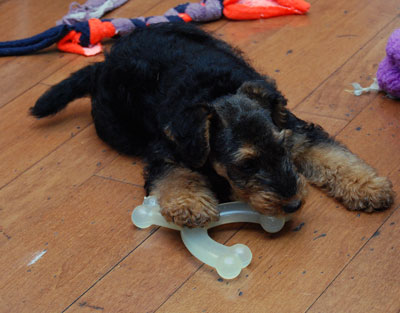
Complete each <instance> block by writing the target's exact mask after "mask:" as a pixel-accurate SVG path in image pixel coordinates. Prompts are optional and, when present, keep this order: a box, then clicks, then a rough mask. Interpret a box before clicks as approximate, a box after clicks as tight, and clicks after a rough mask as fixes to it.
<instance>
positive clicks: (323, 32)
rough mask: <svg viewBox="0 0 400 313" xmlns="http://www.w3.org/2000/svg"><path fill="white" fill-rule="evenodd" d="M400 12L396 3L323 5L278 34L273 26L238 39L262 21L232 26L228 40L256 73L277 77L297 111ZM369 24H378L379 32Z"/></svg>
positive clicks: (316, 5) (341, 0)
mask: <svg viewBox="0 0 400 313" xmlns="http://www.w3.org/2000/svg"><path fill="white" fill-rule="evenodd" d="M398 14H399V7H398V1H396V0H390V1H386V2H385V5H384V6H382V5H381V3H380V2H379V1H372V0H369V1H363V2H360V1H348V0H338V1H334V2H326V1H317V2H315V3H314V4H313V5H312V7H311V9H310V12H309V14H308V15H306V16H298V17H297V19H294V17H291V18H292V19H293V25H291V24H289V25H287V26H285V27H282V28H281V29H279V30H278V31H276V32H274V33H272V34H271V29H270V28H269V27H265V28H264V27H260V28H259V29H258V30H257V33H256V34H255V35H254V36H249V37H248V38H247V39H245V40H244V41H242V42H240V41H238V40H237V37H236V33H239V34H240V33H242V34H243V36H244V34H245V31H246V27H244V26H243V25H247V26H248V27H250V26H249V25H250V23H254V24H257V23H258V24H259V23H261V22H260V21H252V22H246V23H245V24H242V23H232V24H229V26H226V27H228V28H229V29H230V31H229V33H227V34H226V36H224V37H223V38H224V39H225V40H227V41H228V42H230V43H232V44H234V45H237V46H238V47H239V48H241V49H242V50H243V51H244V52H245V55H246V56H247V57H248V58H249V59H250V60H251V61H252V64H253V65H254V66H255V68H256V69H258V70H259V71H261V72H262V73H266V74H269V75H270V76H272V77H274V78H275V79H276V80H277V83H278V86H279V88H280V89H281V91H282V92H283V94H285V95H286V97H287V98H288V99H289V107H291V108H293V107H295V106H296V105H297V104H299V103H300V102H301V101H302V100H303V99H304V98H305V97H306V96H307V95H309V94H310V93H311V92H312V91H313V90H314V89H316V88H317V87H318V86H319V85H320V84H321V83H322V82H323V81H324V80H325V79H326V78H327V77H328V76H329V75H331V74H332V73H334V72H335V71H336V70H337V68H338V67H339V66H341V65H343V64H344V63H345V62H346V61H347V60H348V59H349V58H350V57H351V56H352V55H353V54H355V53H356V52H357V51H358V50H359V49H360V47H362V46H363V45H365V44H366V43H367V42H368V41H369V40H370V39H371V38H372V37H374V36H375V34H376V33H377V32H378V31H379V30H381V29H383V28H384V27H385V26H387V25H388V24H389V23H390V21H392V20H393V19H395V18H396V17H397V16H398ZM397 19H398V17H397ZM271 20H272V19H271ZM266 22H267V23H268V21H266ZM270 23H272V22H270ZM297 23H298V24H300V25H296V24H297ZM365 25H374V27H373V29H374V30H375V32H371V28H370V27H365ZM223 30H224V28H222V29H221V30H220V31H223ZM349 32H350V35H351V36H346V35H348V34H349ZM353 35H354V36H353ZM360 75H361V74H360ZM346 88H347V86H346Z"/></svg>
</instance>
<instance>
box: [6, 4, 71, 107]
mask: <svg viewBox="0 0 400 313" xmlns="http://www.w3.org/2000/svg"><path fill="white" fill-rule="evenodd" d="M68 5H69V3H67V2H66V1H62V0H57V1H54V0H44V1H33V0H27V1H24V0H15V1H9V2H4V3H1V5H0V27H1V29H2V30H3V31H2V32H1V34H0V41H9V40H17V39H22V38H27V37H30V36H33V35H36V34H38V33H40V32H42V31H44V30H46V29H48V28H50V27H53V26H55V22H56V20H57V19H59V18H60V17H61V16H62V15H63V14H65V13H66V12H68ZM51 17H52V18H51ZM51 51H55V50H54V47H50V48H48V49H45V50H43V51H42V52H40V53H37V54H34V55H29V56H20V57H2V58H0V71H1V73H2V78H1V84H0V107H1V106H3V105H4V104H6V103H8V102H9V101H11V100H12V99H14V98H16V97H17V96H18V95H20V94H22V93H23V92H24V91H26V90H28V89H29V88H31V87H32V86H34V85H35V84H36V83H37V82H38V81H40V80H41V79H43V78H45V77H47V76H48V75H50V74H51V73H52V72H54V71H56V70H57V69H59V68H61V67H62V66H63V65H65V64H67V63H68V62H70V61H71V60H73V59H74V58H76V57H77V56H76V55H72V54H59V53H51Z"/></svg>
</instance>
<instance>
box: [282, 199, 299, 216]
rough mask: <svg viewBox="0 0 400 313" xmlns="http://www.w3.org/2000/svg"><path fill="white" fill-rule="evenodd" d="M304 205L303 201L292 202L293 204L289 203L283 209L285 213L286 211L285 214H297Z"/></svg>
mask: <svg viewBox="0 0 400 313" xmlns="http://www.w3.org/2000/svg"><path fill="white" fill-rule="evenodd" d="M302 204H303V203H302V202H301V200H295V201H292V202H291V203H289V204H288V205H285V206H284V207H283V211H284V212H285V213H294V212H296V211H297V210H298V209H300V207H301V205H302Z"/></svg>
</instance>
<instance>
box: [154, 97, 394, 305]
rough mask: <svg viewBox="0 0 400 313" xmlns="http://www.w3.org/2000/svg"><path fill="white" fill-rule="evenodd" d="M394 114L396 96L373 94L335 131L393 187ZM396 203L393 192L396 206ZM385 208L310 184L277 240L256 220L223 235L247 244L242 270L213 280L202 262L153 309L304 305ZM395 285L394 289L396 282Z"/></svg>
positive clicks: (363, 239) (347, 257)
mask: <svg viewBox="0 0 400 313" xmlns="http://www.w3.org/2000/svg"><path fill="white" fill-rule="evenodd" d="M399 117H400V111H399V110H398V103H397V102H395V101H391V100H388V99H386V98H383V97H377V98H376V101H374V102H373V103H371V104H370V106H369V107H368V108H367V109H366V110H364V111H363V112H362V113H361V114H360V115H359V116H358V117H357V118H356V119H354V120H353V121H352V122H351V123H350V124H349V125H348V126H347V127H346V128H345V129H344V130H343V131H342V132H341V133H340V134H339V135H338V136H337V138H339V139H340V140H342V141H343V142H344V143H346V144H348V145H349V146H350V147H351V148H352V149H353V150H354V151H355V152H357V153H359V154H360V155H361V156H362V157H363V158H365V159H366V160H367V161H368V162H369V163H370V164H372V165H373V166H375V167H377V168H378V170H379V172H380V173H381V174H382V175H388V174H390V177H391V179H392V182H393V184H394V186H395V187H394V188H395V190H396V191H397V192H398V191H399V183H400V177H399V175H398V171H397V168H398V164H399V161H400V159H399V158H400V157H399V155H400V153H399V152H400V150H399V149H400V147H399V145H398V136H400V124H399ZM358 127H361V129H360V130H357V129H358ZM368 134H369V135H368ZM366 142H368V144H366ZM360 143H365V144H360ZM382 151H384V153H383V152H382ZM398 205H399V199H398V198H397V199H396V203H395V205H394V207H396V206H398ZM391 213H392V211H390V210H389V211H386V212H384V213H382V214H362V213H357V212H349V211H346V210H344V209H343V208H342V207H341V206H340V205H339V204H337V203H335V202H334V201H333V200H331V199H329V198H328V197H326V196H324V195H322V194H321V193H320V192H317V191H315V190H312V192H311V194H310V195H309V197H308V198H307V202H306V205H305V207H304V209H303V210H302V211H301V212H300V213H299V214H298V215H297V216H296V217H295V219H294V221H293V222H292V224H291V225H290V228H289V227H287V228H286V232H283V233H281V234H280V235H279V240H274V239H275V238H277V237H276V236H271V237H269V236H266V235H262V234H260V230H259V228H255V227H246V228H245V229H243V230H241V231H240V232H238V233H237V234H236V235H235V236H234V237H233V238H232V239H231V240H229V244H235V243H239V242H240V243H245V244H247V245H249V247H250V249H251V250H252V252H253V255H254V259H253V262H252V264H251V265H250V266H249V268H248V272H245V274H246V273H247V274H248V275H249V276H248V277H246V275H241V276H240V277H239V278H238V279H236V280H233V281H231V282H229V284H211V283H210V280H211V281H212V279H213V278H215V277H216V276H214V277H213V276H212V275H210V274H209V273H208V272H207V270H206V268H202V269H201V270H199V271H198V272H197V273H196V274H195V275H193V276H192V277H191V278H190V279H189V280H188V281H187V282H186V283H185V285H184V286H183V287H182V288H180V290H178V291H177V292H176V293H175V294H174V295H173V296H172V297H171V298H170V299H169V300H168V301H167V302H166V303H165V304H164V305H163V306H162V307H161V308H160V309H159V310H158V311H157V312H171V311H173V312H177V313H178V312H188V311H193V312H201V311H202V310H206V311H208V312H224V311H225V308H227V307H230V308H231V309H233V310H234V311H238V312H245V311H246V310H247V309H248V308H249V307H251V311H252V312H269V311H271V312H301V311H305V310H306V309H307V308H308V307H309V306H310V305H311V304H312V303H313V302H314V301H315V299H317V298H318V296H319V295H320V294H321V293H322V292H323V291H324V290H325V288H326V287H327V286H328V285H329V284H330V282H331V281H332V280H333V279H334V278H335V277H336V275H337V274H338V273H339V272H340V271H341V270H342V269H343V268H344V267H345V266H346V264H348V263H349V262H350V260H351V259H352V257H353V256H354V255H355V254H356V253H358V251H359V250H360V249H361V248H362V247H363V245H364V244H365V242H366V240H367V239H368V238H370V237H371V236H373V234H374V233H375V232H376V230H377V229H378V228H379V227H380V226H381V224H382V223H383V222H384V221H385V220H386V218H387V216H388V215H390V214H391ZM302 223H304V224H303V226H302V227H300V225H302ZM295 226H297V228H296V227H295ZM293 230H298V231H293ZM392 288H393V287H392ZM395 289H396V292H397V293H398V292H400V286H398V287H396V288H395Z"/></svg>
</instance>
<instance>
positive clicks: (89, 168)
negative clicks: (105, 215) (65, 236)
mask: <svg viewBox="0 0 400 313" xmlns="http://www.w3.org/2000/svg"><path fill="white" fill-rule="evenodd" d="M116 156H117V153H116V152H115V151H111V150H110V149H109V148H108V146H106V145H105V144H104V143H103V142H101V141H100V139H98V138H97V137H96V134H95V131H94V128H93V126H91V127H88V128H86V129H85V130H83V131H82V132H81V133H79V134H77V135H76V136H75V137H73V138H71V139H70V140H69V141H68V143H65V144H63V145H62V146H60V147H59V148H57V149H56V150H55V151H54V152H52V153H51V154H49V155H48V156H47V157H46V158H43V159H42V160H40V161H39V162H37V163H36V164H35V165H34V166H32V167H31V168H29V169H28V170H26V171H25V172H24V173H22V174H21V175H20V176H19V177H18V179H17V180H14V181H12V182H11V183H9V184H8V185H6V186H5V187H3V188H2V189H1V190H0V208H1V210H0V221H1V226H2V227H3V228H4V230H5V231H6V232H7V231H8V230H7V229H8V227H9V226H10V225H11V224H13V223H18V221H19V220H20V219H21V218H23V216H25V215H26V214H27V212H30V214H34V213H36V214H37V212H41V211H42V210H47V209H50V208H52V207H53V206H54V205H57V204H59V201H63V199H64V196H65V194H67V193H69V192H71V190H73V189H74V188H75V187H77V186H79V185H81V184H82V183H84V182H85V181H86V180H88V179H89V178H90V177H91V176H92V175H93V174H95V173H96V172H98V171H99V170H101V169H102V168H103V167H104V166H105V165H107V164H108V163H109V162H111V161H112V160H113V159H114V158H115V157H116ZM8 232H9V231H8ZM11 236H12V234H11Z"/></svg>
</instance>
